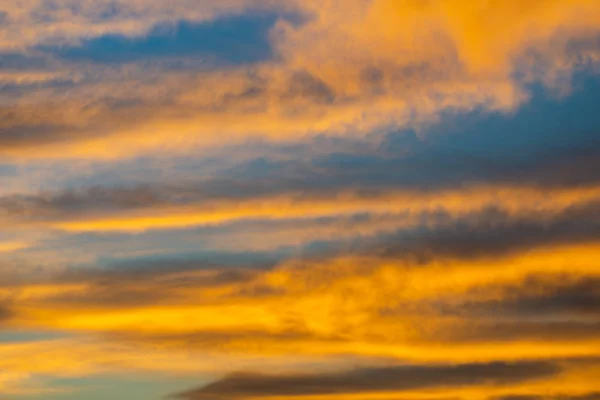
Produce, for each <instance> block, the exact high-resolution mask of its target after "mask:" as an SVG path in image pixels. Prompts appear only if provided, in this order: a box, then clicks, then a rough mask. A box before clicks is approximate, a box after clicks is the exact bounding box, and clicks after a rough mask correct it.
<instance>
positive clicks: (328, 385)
mask: <svg viewBox="0 0 600 400" xmlns="http://www.w3.org/2000/svg"><path fill="white" fill-rule="evenodd" d="M559 371H560V368H559V366H557V365H555V364H553V363H550V362H519V363H513V364H510V363H501V362H496V363H490V364H462V365H442V366H398V367H383V368H365V369H357V370H353V371H348V372H338V373H322V374H318V375H317V374H314V375H313V374H307V375H263V374H233V375H230V376H227V377H225V378H223V379H221V380H218V381H216V382H213V383H211V384H208V385H206V386H204V387H202V388H199V389H196V390H191V391H188V392H185V393H181V394H178V395H176V396H175V397H177V398H182V399H188V400H201V399H243V398H246V397H255V396H259V397H276V396H295V395H298V396H299V395H332V394H357V393H366V392H386V391H406V390H411V389H424V388H443V387H453V386H469V385H481V384H495V385H502V384H511V383H518V382H523V381H528V380H531V379H539V378H545V377H549V376H553V375H555V374H557V373H558V372H559Z"/></svg>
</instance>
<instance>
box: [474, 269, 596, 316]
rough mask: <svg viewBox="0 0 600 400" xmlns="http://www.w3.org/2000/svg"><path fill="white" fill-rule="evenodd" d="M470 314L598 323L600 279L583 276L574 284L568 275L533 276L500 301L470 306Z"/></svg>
mask: <svg viewBox="0 0 600 400" xmlns="http://www.w3.org/2000/svg"><path fill="white" fill-rule="evenodd" d="M463 308H464V309H466V310H468V311H469V312H471V313H474V314H476V313H480V314H484V315H496V316H502V315H504V316H513V317H516V316H522V317H534V316H535V317H537V318H543V317H544V316H545V315H555V316H556V315H563V316H571V317H572V318H578V317H596V318H598V323H600V278H597V277H585V278H578V279H576V280H575V281H573V279H569V276H560V275H559V276H554V277H553V280H550V279H549V277H548V278H547V279H546V281H545V280H544V279H543V277H532V278H529V279H527V280H525V281H524V282H523V283H522V284H521V285H519V286H518V287H507V288H504V289H503V298H502V300H497V301H488V302H483V303H469V304H465V305H464V306H463Z"/></svg>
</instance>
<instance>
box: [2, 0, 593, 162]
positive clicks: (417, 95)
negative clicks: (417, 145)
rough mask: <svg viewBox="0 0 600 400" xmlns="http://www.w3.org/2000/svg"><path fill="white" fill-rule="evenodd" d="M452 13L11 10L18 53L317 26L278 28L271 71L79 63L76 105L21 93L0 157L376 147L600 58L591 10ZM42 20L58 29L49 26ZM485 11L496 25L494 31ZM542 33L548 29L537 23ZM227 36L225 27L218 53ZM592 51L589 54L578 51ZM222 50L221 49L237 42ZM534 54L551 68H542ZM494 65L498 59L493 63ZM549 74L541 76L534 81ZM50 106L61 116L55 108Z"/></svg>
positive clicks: (228, 7) (371, 6) (388, 9)
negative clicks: (340, 142) (232, 27)
mask: <svg viewBox="0 0 600 400" xmlns="http://www.w3.org/2000/svg"><path fill="white" fill-rule="evenodd" d="M449 3H452V2H440V1H435V2H432V3H431V4H427V5H424V6H423V5H418V4H416V3H414V2H411V1H406V2H401V3H400V4H398V3H397V2H394V1H389V0H378V1H375V2H363V1H359V0H352V1H351V4H349V3H348V2H346V3H345V6H344V7H343V9H344V10H343V12H340V11H339V7H338V6H337V5H336V4H337V3H336V2H335V1H332V2H328V3H327V4H326V5H322V6H319V7H316V6H315V4H314V2H313V1H310V0H306V1H297V2H293V3H291V4H289V5H288V6H287V7H282V6H281V5H280V3H278V2H270V1H254V2H253V1H242V0H240V1H237V0H231V1H228V2H219V5H218V6H217V5H209V4H203V5H202V7H197V6H193V7H192V4H191V3H189V2H188V1H187V0H186V1H183V0H182V1H180V2H175V3H173V4H170V5H168V6H167V5H162V6H157V5H155V4H153V3H151V2H147V1H139V2H135V3H133V4H130V5H125V4H121V3H120V2H117V3H114V2H112V3H105V2H101V3H98V4H97V3H94V4H93V5H92V4H91V3H88V2H84V3H78V5H73V4H71V3H65V4H62V3H61V5H55V6H54V8H53V7H51V6H50V5H49V4H46V3H44V2H41V1H40V2H34V1H33V0H32V1H29V2H27V3H24V6H23V9H22V10H20V11H18V12H17V11H14V12H13V11H12V10H9V11H8V12H7V13H8V15H9V17H8V20H9V21H11V23H10V26H11V27H12V29H11V30H10V32H11V34H10V35H7V36H6V38H5V41H6V40H8V41H9V42H10V41H11V40H17V39H16V37H17V36H14V37H13V33H14V34H17V33H16V32H18V31H19V30H17V29H14V25H16V26H18V27H21V28H22V30H25V31H27V32H29V34H27V35H24V34H23V32H21V34H20V35H18V37H24V38H25V43H12V44H5V46H8V47H10V48H17V49H18V48H23V46H24V47H25V48H29V47H30V46H32V45H34V44H36V45H37V44H43V43H46V42H48V40H49V41H50V42H49V43H50V44H51V43H52V41H53V40H54V41H56V43H58V44H63V43H65V42H66V43H72V42H74V43H78V41H79V40H81V39H82V38H86V37H87V38H95V39H92V40H96V41H98V40H100V41H101V40H102V39H98V38H100V37H102V36H104V37H107V35H108V36H110V35H128V36H143V35H146V36H147V35H148V31H149V30H150V29H151V27H152V26H155V25H156V24H157V23H159V22H161V21H167V22H169V21H170V22H177V23H181V24H186V23H187V22H181V21H190V22H191V23H199V22H202V23H209V22H207V21H210V23H211V24H217V25H218V24H220V23H224V22H223V21H225V19H224V18H225V17H224V16H225V15H231V14H235V13H243V12H244V11H245V10H248V9H259V10H261V12H264V13H271V14H273V13H275V15H280V16H285V15H286V13H287V14H289V13H290V12H293V13H295V14H298V15H301V16H308V17H307V18H304V19H305V21H303V23H302V24H298V23H296V22H294V21H293V20H292V21H290V20H286V19H285V18H280V19H279V21H278V23H277V24H276V25H275V27H274V28H273V29H272V30H271V43H270V44H271V48H272V49H273V54H274V57H273V60H267V61H264V62H262V63H259V64H258V65H254V63H253V65H252V66H249V65H241V66H239V67H238V68H233V69H231V70H228V71H212V72H211V71H193V72H192V71H181V70H178V69H177V68H170V67H168V66H165V65H164V64H163V66H162V67H161V66H160V65H159V64H154V66H153V67H151V68H148V67H147V66H144V64H143V63H137V64H136V63H134V65H132V66H126V67H121V68H112V67H111V68H106V67H98V66H85V67H82V66H81V65H79V64H73V65H71V68H75V69H76V70H77V71H79V72H80V74H79V75H80V76H81V78H80V79H78V80H77V81H74V80H72V79H71V80H70V81H71V83H70V90H69V96H68V99H65V100H66V102H65V103H62V104H61V106H60V107H58V106H56V103H55V102H54V101H52V99H54V98H56V96H59V97H60V96H61V95H62V97H64V90H63V88H64V86H63V84H55V85H43V86H42V87H38V88H27V87H24V88H23V91H22V95H21V96H19V97H23V96H25V97H24V100H23V101H19V102H18V103H15V104H11V105H9V106H8V107H9V108H8V111H7V112H8V113H10V114H11V115H15V118H13V122H12V123H10V124H8V125H7V124H6V123H5V124H4V126H3V127H2V128H3V129H4V130H5V131H6V135H4V136H7V137H8V138H9V139H10V140H6V141H5V143H4V144H3V145H2V147H1V149H0V150H1V152H2V153H3V154H5V155H6V156H10V157H17V158H23V157H25V158H32V157H42V158H64V157H66V158H73V157H75V158H77V157H94V158H96V157H99V158H122V157H131V156H135V155H138V154H147V153H153V152H156V151H157V150H158V149H164V148H165V146H166V147H167V148H170V151H174V152H177V151H184V150H189V149H190V148H195V149H197V148H200V149H207V148H214V147H220V146H222V144H223V142H224V141H225V142H227V143H233V142H235V143H243V142H244V141H246V140H248V139H251V138H261V139H266V140H269V141H275V142H298V141H302V140H305V138H307V137H314V136H316V135H328V136H342V137H348V136H351V137H352V136H354V137H356V136H363V137H364V136H365V135H368V134H370V133H372V132H373V131H390V130H394V129H397V128H406V127H422V126H425V125H427V123H431V122H432V121H434V122H435V121H436V120H438V119H439V117H440V115H441V114H442V113H444V112H447V111H462V112H468V111H472V110H475V109H478V108H482V109H484V110H487V111H498V110H500V111H508V110H514V109H516V107H517V106H519V105H521V104H522V103H523V102H524V100H525V99H526V98H527V94H526V90H525V85H526V84H528V83H529V82H531V81H536V80H540V79H541V80H542V81H544V82H546V83H547V84H548V85H551V86H557V84H553V83H552V82H551V81H552V80H559V81H560V79H559V78H552V77H553V76H561V75H566V76H571V73H572V71H573V69H574V67H575V66H576V65H578V64H581V63H582V60H590V62H591V63H592V64H594V63H595V61H594V60H596V58H594V57H595V56H594V54H596V53H595V52H596V50H597V48H596V47H594V45H593V43H594V41H593V40H590V38H594V37H596V36H597V35H598V33H599V32H598V29H599V28H598V26H599V25H598V24H599V18H600V17H598V15H597V12H596V10H595V7H594V5H593V4H592V3H591V2H590V1H588V0H578V1H577V2H572V1H569V2H567V1H558V2H548V3H547V4H546V3H545V4H544V6H542V5H537V6H533V5H529V6H527V8H526V10H523V9H522V8H520V7H519V8H517V7H515V6H513V5H506V4H504V3H503V2H498V1H494V2H491V3H488V4H487V6H485V7H482V8H481V9H478V7H476V6H473V5H470V4H466V3H462V2H457V3H456V4H455V6H450V5H449ZM278 4H279V6H278ZM110 10H112V11H110ZM13 14H15V15H18V16H19V18H18V19H15V18H16V17H13V16H12V15H13ZM41 15H46V19H47V21H45V23H43V24H40V23H36V22H39V21H38V20H39V19H40V18H41ZM480 16H483V17H481V18H483V19H484V20H486V21H488V23H481V21H480V19H481V18H480ZM500 16H502V18H500ZM60 18H69V20H70V24H67V25H65V24H61V20H60ZM240 18H243V17H240ZM13 19H14V21H13ZM500 20H502V21H504V20H506V21H510V23H511V24H513V25H514V26H515V28H514V30H511V33H510V34H507V35H503V36H498V35H497V34H496V32H497V29H492V28H491V27H494V26H498V24H499V23H500V22H499V21H500ZM342 21H343V22H342ZM532 26H535V27H536V29H535V30H529V29H527V28H526V27H532ZM84 27H85V28H84ZM49 32H52V34H49ZM558 32H560V35H559V33H558ZM225 36H226V35H224V34H223V32H221V34H219V35H216V36H215V37H214V39H215V40H214V41H212V42H211V43H213V44H215V45H216V44H218V43H220V42H219V41H220V40H221V38H223V40H225V39H224V38H225ZM245 36H248V35H245ZM474 37H478V38H479V39H477V40H474V39H473V38H474ZM10 38H13V39H10ZM44 38H46V39H44ZM245 39H247V37H246V38H245ZM136 40H138V39H136ZM139 40H141V41H142V42H143V41H144V40H150V39H139ZM579 41H583V42H585V43H587V44H586V45H579V46H577V45H571V44H572V43H578V42H579ZM551 42H553V43H554V45H552V46H551V45H550V43H551ZM372 43H378V46H372ZM217 47H218V48H215V49H214V50H215V51H216V52H217V53H218V51H222V48H225V47H228V48H229V47H231V46H229V45H225V46H217ZM219 49H221V50H219ZM567 50H568V51H567ZM73 51H75V50H73ZM490 52H493V53H494V54H495V55H496V56H495V57H490V54H491V53H490ZM96 53H97V52H96ZM128 53H129V52H128ZM188 53H189V52H186V54H187V55H188V58H189V54H188ZM530 54H533V55H535V57H533V58H535V59H537V60H543V63H544V66H545V67H546V68H539V66H538V65H537V64H536V63H534V62H529V61H528V55H530ZM142 58H143V57H142ZM245 59H248V60H249V59H251V57H250V58H248V57H246V58H245ZM490 59H494V60H495V62H494V63H493V64H490V63H488V62H486V61H485V60H490ZM138 61H140V60H138ZM532 64H533V65H532ZM553 65H554V66H557V67H556V68H554V69H557V68H558V69H559V70H560V71H558V72H556V71H554V70H553V68H551V66H553ZM558 66H559V67H560V68H559V67H558ZM157 69H158V71H157ZM538 70H544V71H545V72H544V75H543V76H541V77H539V76H533V77H531V75H535V74H536V72H535V71H538ZM563 71H564V72H563ZM517 72H518V73H517ZM517 75H518V76H523V77H525V78H523V79H516V78H515V76H517ZM549 76H550V77H549ZM215 87H216V89H215ZM18 91H19V90H18V89H17V92H18ZM44 109H47V110H48V112H47V113H43V114H42V113H41V112H40V110H44ZM173 131H176V132H178V140H177V141H173V140H172V139H173V137H172V135H171V134H170V132H173ZM19 133H20V134H19ZM11 137H12V139H11ZM59 149H60V151H59Z"/></svg>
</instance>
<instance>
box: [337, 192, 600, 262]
mask: <svg viewBox="0 0 600 400" xmlns="http://www.w3.org/2000/svg"><path fill="white" fill-rule="evenodd" d="M599 215H600V203H597V202H591V203H586V204H583V205H576V206H572V207H569V208H567V209H565V210H562V211H559V212H555V213H544V212H530V213H528V214H527V215H518V216H515V215H511V214H510V213H509V212H507V211H504V210H502V209H499V208H496V207H489V208H486V209H484V210H482V211H479V212H473V213H471V214H469V215H466V216H459V217H453V216H451V215H450V214H448V213H446V212H445V211H444V210H443V209H440V210H439V212H438V213H425V214H423V216H422V217H423V224H422V225H421V226H419V227H417V228H415V229H401V230H398V231H397V232H395V233H393V234H385V235H381V236H378V237H376V238H371V239H365V238H363V240H360V241H353V242H351V243H350V244H349V245H346V244H341V245H340V247H341V248H343V249H344V250H348V251H353V252H359V253H366V254H371V255H372V254H378V255H380V256H384V257H403V256H409V257H412V256H417V257H418V258H420V259H424V260H426V259H428V258H435V257H444V256H451V257H461V258H471V257H481V256H498V255H505V254H509V253H513V252H518V251H522V250H526V249H531V248H536V247H542V246H551V245H558V244H570V243H571V244H572V243H586V242H595V241H597V240H598V238H599V237H600V236H599V234H600V219H599V218H598V216H599Z"/></svg>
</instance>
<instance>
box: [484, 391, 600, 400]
mask: <svg viewBox="0 0 600 400" xmlns="http://www.w3.org/2000/svg"><path fill="white" fill-rule="evenodd" d="M493 400H600V392H593V393H586V394H582V395H568V394H550V395H547V394H544V395H508V396H502V397H495V398H493Z"/></svg>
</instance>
